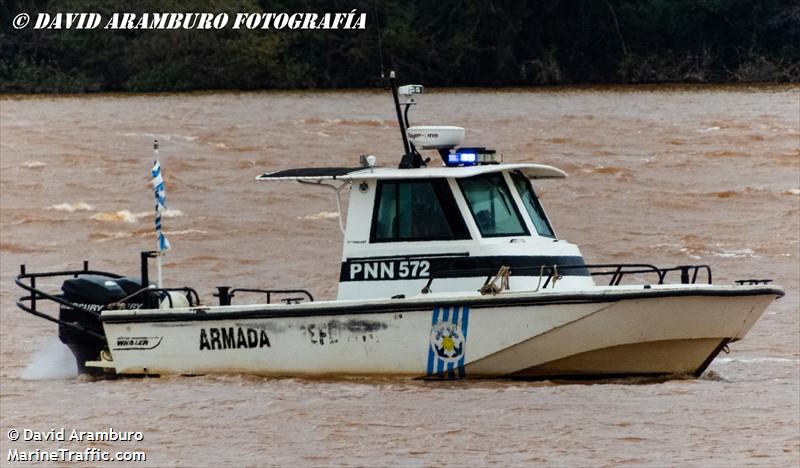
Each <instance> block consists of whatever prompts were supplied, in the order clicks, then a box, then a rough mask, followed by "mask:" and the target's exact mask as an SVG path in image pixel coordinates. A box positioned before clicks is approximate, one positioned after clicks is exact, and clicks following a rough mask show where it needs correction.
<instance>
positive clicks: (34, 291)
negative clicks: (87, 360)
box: [14, 261, 122, 340]
mask: <svg viewBox="0 0 800 468" xmlns="http://www.w3.org/2000/svg"><path fill="white" fill-rule="evenodd" d="M19 270H20V273H19V275H17V277H16V278H15V279H14V283H15V284H16V285H17V286H19V287H20V288H22V289H24V290H25V291H28V292H29V293H31V294H30V295H27V296H22V297H20V298H19V299H18V300H17V301H16V305H17V307H19V308H20V309H21V310H22V311H24V312H27V313H29V314H31V315H34V316H36V317H40V318H43V319H45V320H48V321H50V322H53V323H57V324H59V325H63V326H65V327H68V328H72V329H73V330H77V331H78V332H81V333H84V334H86V335H89V336H90V337H92V338H96V339H99V340H105V339H106V338H105V336H103V335H101V334H99V333H97V332H95V331H92V330H89V329H87V328H86V327H82V326H80V325H77V324H75V323H71V322H67V321H64V320H61V319H58V318H55V317H53V316H52V315H49V314H46V313H44V312H42V311H40V310H38V309H37V308H36V301H37V299H47V300H50V301H53V302H55V303H57V304H60V305H62V306H64V307H68V308H70V309H73V310H77V311H80V312H86V313H88V314H90V315H93V316H94V317H96V318H99V317H100V313H99V312H96V311H94V310H91V309H88V308H86V307H84V306H82V305H81V304H76V303H74V302H70V301H68V300H66V299H64V298H62V297H59V296H57V295H54V294H50V293H47V292H44V291H42V290H41V289H39V288H37V287H36V278H53V277H57V276H73V277H75V278H77V277H78V275H98V276H106V277H108V278H114V279H117V278H122V276H121V275H117V274H115V273H111V272H108V271H100V270H90V269H89V262H87V261H84V262H83V269H81V270H64V271H50V272H42V273H28V272H27V271H26V268H25V265H20V267H19ZM26 279H27V280H30V284H25V282H24V280H26ZM26 302H28V304H26Z"/></svg>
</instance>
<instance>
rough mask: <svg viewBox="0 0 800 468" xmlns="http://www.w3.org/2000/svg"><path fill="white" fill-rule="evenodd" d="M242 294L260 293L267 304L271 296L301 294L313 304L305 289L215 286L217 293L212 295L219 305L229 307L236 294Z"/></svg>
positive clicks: (270, 301) (312, 298)
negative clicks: (265, 296)
mask: <svg viewBox="0 0 800 468" xmlns="http://www.w3.org/2000/svg"><path fill="white" fill-rule="evenodd" d="M239 292H244V293H261V294H266V295H267V304H271V303H272V295H273V294H303V295H305V296H306V297H307V298H308V300H309V301H310V302H314V296H312V295H311V293H310V292H308V291H307V290H305V289H259V288H234V289H231V288H230V287H229V286H217V292H216V293H214V297H218V298H219V305H221V306H226V305H231V299H233V297H234V296H235V295H236V293H239ZM284 300H288V299H284Z"/></svg>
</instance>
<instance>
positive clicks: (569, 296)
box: [100, 284, 785, 324]
mask: <svg viewBox="0 0 800 468" xmlns="http://www.w3.org/2000/svg"><path fill="white" fill-rule="evenodd" d="M663 286H669V287H667V288H665V287H663ZM674 286H678V287H680V288H676V287H674ZM686 286H687V285H683V284H678V285H662V287H655V286H653V287H651V288H644V287H642V289H638V288H637V289H630V288H629V287H625V288H624V289H621V290H616V291H614V290H611V291H609V287H606V288H602V290H603V291H605V292H588V293H587V292H585V291H571V292H557V293H545V294H542V293H541V292H538V293H537V292H530V291H526V292H521V293H512V294H513V295H510V294H498V295H496V296H457V295H449V294H447V295H436V296H435V297H430V298H427V297H419V296H415V297H413V298H408V299H389V300H388V301H392V302H391V303H388V302H387V300H386V299H381V300H370V301H339V300H333V301H315V302H307V303H301V304H291V305H286V304H274V305H267V304H252V305H250V304H248V305H240V306H200V307H192V308H183V309H145V310H140V311H135V312H131V311H130V310H120V311H104V312H103V313H102V314H101V315H100V320H101V321H102V322H103V323H109V324H112V323H135V322H192V321H213V320H238V319H258V318H296V317H315V316H316V317H319V316H341V315H362V314H390V313H402V312H407V311H415V310H420V309H425V308H427V307H433V306H435V305H437V304H441V303H458V304H459V305H464V306H469V307H470V308H472V309H482V308H496V307H503V306H517V307H520V306H544V305H559V304H587V303H604V302H609V303H610V302H619V301H624V300H635V299H648V298H667V297H690V296H696V297H737V296H766V295H773V296H776V299H779V298H781V297H783V296H784V295H785V291H784V290H783V288H781V287H780V286H777V285H769V286H766V285H760V286H758V285H756V286H736V285H725V286H713V285H711V286H708V285H704V286H697V287H686ZM610 288H618V286H612V287H610ZM309 306H310V307H309ZM243 308H244V309H243ZM212 309H213V311H212ZM225 309H233V310H225ZM166 310H168V312H165V311H166Z"/></svg>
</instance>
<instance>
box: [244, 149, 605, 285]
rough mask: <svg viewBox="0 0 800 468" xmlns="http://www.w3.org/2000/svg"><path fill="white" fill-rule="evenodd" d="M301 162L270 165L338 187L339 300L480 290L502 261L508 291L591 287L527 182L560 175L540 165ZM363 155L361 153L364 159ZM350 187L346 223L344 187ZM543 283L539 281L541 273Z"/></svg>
mask: <svg viewBox="0 0 800 468" xmlns="http://www.w3.org/2000/svg"><path fill="white" fill-rule="evenodd" d="M368 158H371V159H370V160H369V161H371V162H372V164H371V165H370V164H365V167H356V168H307V169H290V170H286V171H279V172H272V173H267V174H263V175H261V176H259V177H257V179H258V180H262V181H287V180H293V181H297V182H301V183H306V184H314V185H318V186H325V187H330V188H331V189H332V190H333V191H334V192H335V193H336V200H337V207H339V211H340V217H339V219H340V227H341V229H342V233H343V234H344V242H343V248H342V263H341V270H340V273H339V292H338V299H373V298H384V299H386V298H391V297H412V296H416V295H418V294H420V293H422V292H423V290H424V291H425V292H429V291H435V292H437V293H439V292H462V293H463V292H464V291H474V292H476V293H477V291H478V290H479V289H480V288H481V286H482V285H483V284H484V283H485V282H486V280H487V277H489V276H491V275H494V274H495V273H497V271H498V270H499V269H500V267H502V266H508V267H510V269H511V273H512V274H511V276H510V277H509V289H510V290H512V291H513V290H517V291H519V290H537V289H541V288H543V287H544V288H547V289H553V288H555V289H562V288H563V289H575V288H582V287H586V286H593V285H594V282H593V281H592V279H591V276H590V275H589V272H588V271H587V270H586V268H584V267H583V265H584V261H583V257H582V256H581V253H580V251H579V250H578V247H577V246H576V245H575V244H572V243H569V242H567V241H565V240H563V239H559V238H558V236H557V234H556V232H555V230H554V229H553V226H552V225H551V223H550V221H549V220H548V218H547V215H546V213H545V211H544V208H542V205H541V203H540V202H539V200H538V198H537V196H536V192H535V190H534V185H533V182H534V181H538V180H540V179H557V178H563V177H566V174H565V173H564V172H562V171H561V170H559V169H557V168H555V167H551V166H545V165H539V164H498V163H490V164H476V165H470V166H463V165H459V166H456V167H449V166H447V165H445V166H442V167H419V168H387V167H375V166H374V161H375V160H374V157H371V156H370V157H368ZM362 159H367V158H362ZM345 189H349V192H350V193H349V195H350V196H349V205H348V209H347V215H346V219H347V222H346V224H343V223H342V218H343V217H344V216H343V215H342V213H341V199H340V196H341V193H342V192H343V191H344V190H345ZM548 278H551V279H550V280H549V281H547V284H545V281H546V280H547V279H548Z"/></svg>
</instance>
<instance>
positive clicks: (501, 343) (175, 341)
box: [104, 290, 775, 377]
mask: <svg viewBox="0 0 800 468" xmlns="http://www.w3.org/2000/svg"><path fill="white" fill-rule="evenodd" d="M635 293H636V294H638V296H636V295H634V296H632V297H631V298H624V297H625V295H626V294H627V293H626V294H622V295H621V296H620V295H619V294H617V295H615V296H614V298H613V299H611V298H609V300H603V298H604V296H603V295H602V294H600V295H599V296H598V294H596V292H595V294H592V295H591V296H592V298H593V299H591V300H589V299H588V296H586V295H581V294H575V295H572V296H563V295H562V296H559V300H558V301H555V302H541V303H527V304H526V303H524V301H525V300H528V299H529V298H532V297H534V296H536V295H530V294H528V295H525V294H508V295H499V296H496V297H495V298H492V297H484V298H480V297H479V298H476V297H475V296H472V297H465V296H461V297H459V296H449V297H446V296H445V297H440V298H438V299H439V301H438V302H433V301H430V300H429V301H427V302H422V303H415V302H414V301H413V300H411V301H397V302H395V303H391V304H389V305H392V304H401V305H403V304H404V307H406V309H405V310H399V311H386V308H385V306H386V305H387V303H386V302H385V301H384V302H383V303H382V305H383V306H384V309H383V310H380V311H377V312H370V311H366V312H362V311H363V310H364V306H365V305H369V304H368V303H364V302H362V303H358V304H356V305H354V306H353V307H352V308H350V309H348V307H347V306H346V305H342V304H341V301H334V302H330V303H327V305H326V304H325V303H314V306H313V307H306V308H305V309H302V311H304V313H305V315H304V316H294V317H292V316H289V317H287V316H285V315H287V312H286V311H290V310H294V311H297V310H301V309H298V307H299V306H277V307H271V306H266V307H267V308H264V309H262V310H263V311H264V313H262V314H261V316H258V317H252V318H251V317H248V316H244V317H242V316H241V313H240V317H239V318H225V317H226V316H228V317H230V316H231V315H232V314H234V313H237V312H241V311H242V310H243V309H242V308H236V307H228V308H216V307H215V308H209V309H208V311H207V312H204V313H201V314H198V313H196V311H191V310H189V311H187V310H184V311H182V312H178V313H171V314H169V312H170V311H142V312H143V313H144V314H145V315H146V317H145V316H141V313H140V312H137V313H135V314H133V316H134V317H136V316H139V317H140V318H139V319H136V320H130V321H124V320H121V319H120V318H119V317H118V318H117V319H116V320H117V321H114V320H108V321H106V323H104V328H105V332H106V336H107V339H108V343H109V345H110V346H109V348H110V351H111V354H112V356H113V367H114V369H115V371H116V372H117V373H119V374H206V373H254V374H262V375H281V376H288V375H334V374H335V375H380V374H389V375H409V376H415V377H424V376H434V375H437V374H439V373H440V372H444V373H445V374H446V375H445V376H446V377H464V376H466V377H497V376H507V375H519V376H543V375H547V376H553V375H561V374H563V375H596V376H602V375H610V374H612V375H617V374H638V375H641V374H682V373H693V372H695V371H697V370H698V369H699V368H700V367H702V366H703V365H704V363H705V361H706V360H707V359H708V358H709V356H710V355H712V354H716V352H717V351H718V350H717V348H718V347H719V345H720V344H721V343H722V341H723V340H726V342H727V340H729V339H737V338H740V337H742V336H743V335H744V334H745V333H746V332H747V330H748V329H749V328H750V326H752V324H753V323H754V322H755V320H757V319H758V317H759V316H760V315H761V314H762V313H763V311H764V310H765V309H766V307H767V306H768V305H769V303H770V302H772V300H774V298H775V295H773V294H765V293H764V291H763V290H761V291H757V292H754V293H753V294H752V295H747V294H746V292H745V293H742V292H739V293H737V294H736V295H734V296H724V295H723V296H709V295H703V293H702V292H697V293H696V294H697V295H686V294H695V292H694V291H687V290H683V294H684V295H679V296H667V297H664V296H663V295H661V296H659V295H653V297H641V295H642V291H641V290H639V291H637V292H635ZM662 293H663V291H662ZM538 296H545V295H542V294H540V295H538ZM538 296H537V297H538ZM570 297H571V299H570ZM621 297H622V298H621ZM561 298H564V300H561ZM509 300H510V301H511V303H509ZM516 300H520V301H522V302H521V303H520V304H518V305H517V304H514V303H513V301H516ZM498 301H499V302H498ZM337 303H338V304H337ZM437 304H439V305H437ZM465 304H467V305H466V306H465ZM356 306H360V309H358V307H356ZM408 307H411V308H408ZM352 309H358V312H357V313H348V310H352ZM273 310H274V313H275V314H276V315H280V314H283V315H284V316H276V317H270V316H268V315H269V314H271V313H273V312H272V311H273ZM251 311H252V309H251ZM189 312H191V313H189ZM160 313H166V314H169V315H171V318H164V321H159V320H161V319H162V318H161V317H159V314H160ZM148 314H149V315H148ZM264 314H267V316H264ZM110 315H112V316H113V315H114V313H112V314H110ZM129 316H130V314H129ZM165 317H166V316H165ZM182 317H186V318H187V319H182ZM629 351H630V352H629ZM642 356H646V358H643V357H642ZM712 357H713V356H712ZM548 366H549V367H548ZM448 370H449V372H448Z"/></svg>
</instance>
